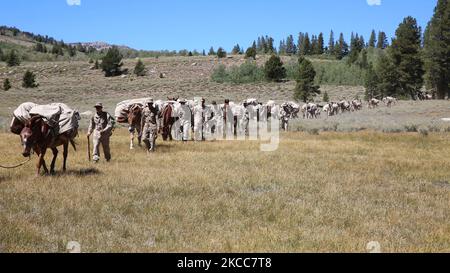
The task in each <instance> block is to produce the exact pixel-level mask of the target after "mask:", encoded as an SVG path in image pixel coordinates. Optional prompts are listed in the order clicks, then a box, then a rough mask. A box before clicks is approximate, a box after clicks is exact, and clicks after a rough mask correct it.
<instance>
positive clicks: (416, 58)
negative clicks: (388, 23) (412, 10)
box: [390, 16, 425, 98]
mask: <svg viewBox="0 0 450 273" xmlns="http://www.w3.org/2000/svg"><path fill="white" fill-rule="evenodd" d="M421 33H422V31H421V29H420V27H419V26H418V25H417V21H416V19H414V18H413V17H410V16H409V17H406V18H405V19H404V20H403V22H402V23H401V24H400V25H399V27H398V28H397V31H396V32H395V34H396V38H395V39H394V40H393V42H392V46H391V47H392V50H391V51H390V53H391V57H392V60H393V63H394V65H395V66H396V67H397V71H398V74H399V78H398V83H399V87H400V89H399V93H400V95H402V96H407V95H410V96H411V98H415V97H416V94H417V91H419V90H420V89H421V88H422V86H423V82H424V81H423V75H424V73H425V72H424V69H423V61H422V58H421V56H420V51H421Z"/></svg>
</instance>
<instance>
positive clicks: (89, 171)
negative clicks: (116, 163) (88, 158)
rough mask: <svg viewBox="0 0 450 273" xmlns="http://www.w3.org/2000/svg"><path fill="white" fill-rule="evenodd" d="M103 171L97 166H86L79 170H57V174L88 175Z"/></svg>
mask: <svg viewBox="0 0 450 273" xmlns="http://www.w3.org/2000/svg"><path fill="white" fill-rule="evenodd" d="M100 174H101V172H100V171H99V170H98V169H96V168H84V169H79V170H69V171H66V172H62V171H61V172H56V173H55V174H54V175H55V176H76V177H88V176H95V175H100Z"/></svg>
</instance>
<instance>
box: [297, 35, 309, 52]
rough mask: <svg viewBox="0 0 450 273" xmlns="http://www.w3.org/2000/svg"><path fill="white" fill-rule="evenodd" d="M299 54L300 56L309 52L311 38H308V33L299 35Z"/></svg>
mask: <svg viewBox="0 0 450 273" xmlns="http://www.w3.org/2000/svg"><path fill="white" fill-rule="evenodd" d="M299 54H300V55H302V56H305V55H310V54H311V40H310V39H309V34H308V33H305V34H304V36H301V44H300V45H299Z"/></svg>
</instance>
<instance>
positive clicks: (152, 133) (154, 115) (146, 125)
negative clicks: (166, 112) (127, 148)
mask: <svg viewBox="0 0 450 273" xmlns="http://www.w3.org/2000/svg"><path fill="white" fill-rule="evenodd" d="M157 119H158V110H157V109H156V108H154V107H151V108H149V107H148V106H147V107H145V108H144V110H143V112H142V119H141V128H143V130H142V142H144V143H145V146H146V148H147V150H148V151H149V152H154V151H155V144H156V138H157V137H158V123H157Z"/></svg>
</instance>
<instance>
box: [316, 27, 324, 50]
mask: <svg viewBox="0 0 450 273" xmlns="http://www.w3.org/2000/svg"><path fill="white" fill-rule="evenodd" d="M323 52H324V40H323V33H322V32H321V33H320V34H319V38H317V52H316V54H318V55H322V54H323Z"/></svg>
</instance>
